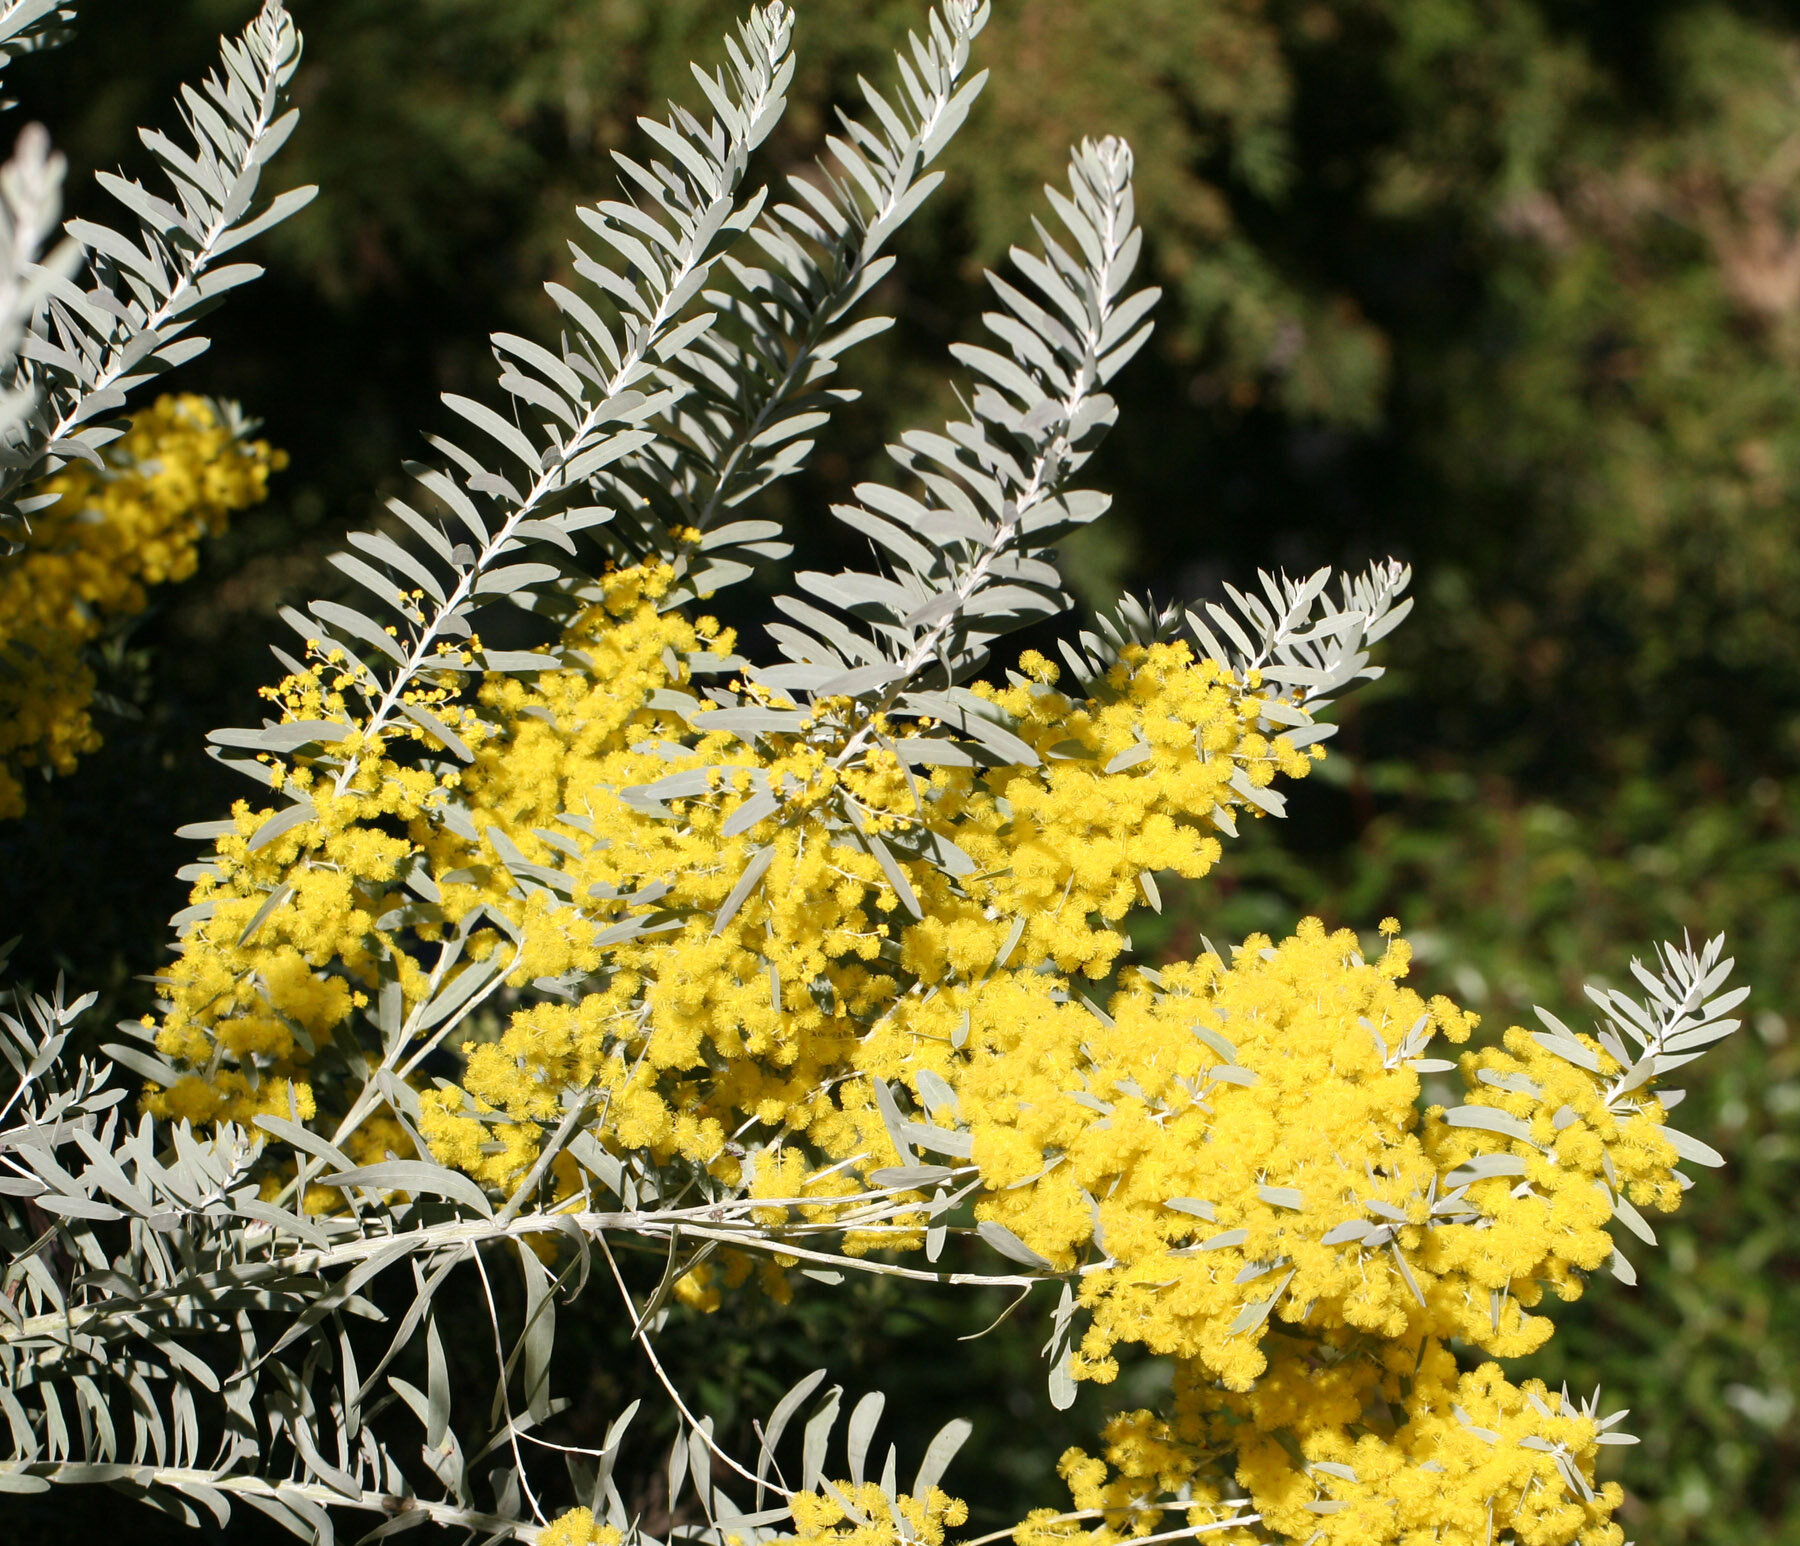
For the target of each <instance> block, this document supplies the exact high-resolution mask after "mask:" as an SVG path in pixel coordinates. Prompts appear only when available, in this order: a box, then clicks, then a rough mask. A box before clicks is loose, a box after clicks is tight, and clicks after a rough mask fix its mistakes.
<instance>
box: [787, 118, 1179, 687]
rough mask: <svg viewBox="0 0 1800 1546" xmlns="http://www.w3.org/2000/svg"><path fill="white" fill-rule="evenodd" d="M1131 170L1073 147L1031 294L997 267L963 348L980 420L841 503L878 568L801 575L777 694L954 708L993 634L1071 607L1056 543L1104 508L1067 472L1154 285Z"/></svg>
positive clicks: (929, 440) (961, 424) (932, 438)
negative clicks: (900, 478)
mask: <svg viewBox="0 0 1800 1546" xmlns="http://www.w3.org/2000/svg"><path fill="white" fill-rule="evenodd" d="M1131 167H1132V162H1131V151H1130V149H1129V148H1128V147H1127V146H1126V145H1125V143H1124V142H1123V141H1122V140H1116V139H1107V140H1101V141H1098V142H1092V141H1090V142H1086V143H1084V144H1083V145H1081V146H1080V147H1079V148H1078V149H1077V150H1076V151H1075V153H1074V155H1073V157H1072V159H1071V162H1070V168H1069V175H1070V191H1069V193H1068V194H1066V195H1064V194H1061V193H1058V192H1056V191H1055V190H1049V196H1050V199H1051V202H1052V205H1053V207H1054V208H1055V210H1056V213H1057V216H1058V218H1059V220H1060V222H1061V224H1062V226H1063V228H1064V232H1065V235H1064V237H1063V239H1061V240H1059V239H1057V238H1056V237H1053V236H1052V235H1051V234H1050V233H1049V232H1048V231H1046V230H1045V229H1044V228H1043V227H1042V226H1039V228H1038V234H1039V237H1040V241H1041V250H1040V251H1039V252H1036V253H1032V252H1027V251H1024V250H1023V249H1020V248H1014V249H1013V253H1012V257H1013V261H1014V264H1015V265H1016V267H1017V268H1018V270H1019V271H1020V274H1021V276H1022V277H1023V279H1024V280H1025V281H1026V283H1027V284H1028V285H1029V286H1030V288H1031V290H1032V291H1034V292H1035V294H1028V293H1027V291H1026V290H1024V289H1021V288H1019V287H1018V286H1016V285H1014V284H1013V283H1012V282H1010V281H1009V280H1006V279H1002V278H1000V277H999V276H996V275H990V276H989V280H990V283H991V284H992V286H993V288H994V292H995V294H996V295H997V296H998V298H999V300H1000V303H1001V307H1002V309H1001V310H999V311H995V312H990V313H988V314H987V315H986V316H985V317H984V321H985V322H986V324H987V326H988V329H989V330H990V332H991V333H992V334H993V335H994V339H995V341H996V343H997V344H998V345H999V347H998V348H989V347H985V346H978V345H973V344H964V345H958V346H956V348H955V349H954V351H953V352H954V354H955V356H956V358H957V359H958V360H959V361H961V362H962V363H963V364H964V365H966V366H967V367H968V368H969V369H970V370H971V371H972V372H973V373H974V374H975V376H976V378H977V384H976V386H975V389H974V392H973V394H972V396H971V398H970V400H969V403H968V417H967V418H966V419H964V420H961V421H958V422H955V423H952V424H949V425H946V426H945V428H944V431H943V432H942V433H941V434H930V433H924V432H919V431H914V432H910V433H908V434H906V435H903V436H902V437H901V440H900V443H899V444H898V445H896V446H892V447H890V448H889V454H890V455H891V456H892V457H893V459H894V460H895V461H896V462H897V463H898V464H899V466H900V467H901V469H902V470H903V471H904V472H905V473H907V474H909V475H910V481H911V482H912V483H913V485H914V487H915V489H916V492H914V493H905V492H902V491H900V490H898V489H893V488H889V487H886V486H884V485H881V484H874V483H865V484H862V485H859V486H858V488H857V489H856V496H857V503H856V504H854V505H840V506H836V507H835V508H834V513H835V514H836V515H837V517H838V518H839V519H840V520H842V521H843V522H845V523H846V524H847V525H849V526H850V527H851V529H852V530H854V531H856V532H857V533H858V534H859V535H860V536H862V537H865V538H867V539H868V541H869V542H870V543H871V544H873V546H874V547H875V548H876V549H877V551H878V554H879V557H880V560H881V564H882V570H881V572H873V571H861V570H849V571H846V572H844V573H841V574H835V575H830V574H820V573H804V574H801V575H799V576H798V577H797V578H798V584H799V590H800V594H799V595H794V596H787V597H783V598H781V599H780V600H779V601H778V602H777V605H778V606H779V607H780V609H781V611H782V612H783V613H784V614H785V616H786V621H785V622H783V623H781V624H778V625H776V626H774V627H773V628H771V630H770V632H771V634H772V636H773V637H774V639H775V642H776V644H777V645H778V647H779V648H780V650H781V652H782V654H783V655H785V656H786V657H787V663H786V664H784V665H779V666H775V667H772V668H769V669H766V670H762V671H760V672H758V673H756V675H757V676H758V679H759V680H760V681H761V682H762V683H763V684H764V685H765V686H767V687H769V688H772V689H775V690H778V691H781V692H787V693H807V694H812V695H815V696H822V697H835V696H849V697H853V698H855V699H857V700H858V701H859V702H861V703H862V704H863V705H865V707H866V708H867V710H869V711H870V712H871V713H893V712H899V713H910V714H919V715H932V716H938V717H943V716H945V715H946V713H947V712H950V713H953V712H954V704H955V702H957V701H959V700H958V699H956V697H955V696H954V690H955V689H956V688H957V687H958V686H959V684H961V683H962V682H963V681H964V680H966V679H967V678H968V677H969V676H970V675H971V674H972V673H973V672H975V671H976V670H978V669H979V668H980V666H981V664H982V663H983V661H984V660H985V659H986V657H987V651H988V646H989V645H990V643H991V642H992V641H993V640H994V639H996V638H998V637H1000V636H1001V635H1003V634H1006V633H1009V632H1012V631H1013V630H1015V629H1018V628H1021V627H1023V626H1025V625H1026V624H1028V623H1032V622H1035V621H1037V620H1039V619H1041V618H1044V617H1049V616H1052V615H1055V614H1056V613H1058V612H1061V611H1062V610H1064V608H1065V607H1066V606H1067V605H1068V598H1067V597H1066V596H1065V595H1064V593H1063V589H1062V585H1061V582H1060V578H1059V576H1058V573H1057V571H1056V569H1055V568H1054V566H1053V565H1052V564H1051V563H1050V562H1049V561H1048V550H1049V548H1050V546H1051V544H1052V543H1054V542H1055V541H1056V540H1057V539H1058V538H1059V537H1061V536H1063V535H1065V534H1066V533H1068V532H1069V531H1071V530H1073V529H1074V528H1076V527H1077V526H1080V525H1083V524H1085V523H1086V522H1088V521H1091V520H1093V519H1094V518H1095V517H1096V516H1098V515H1099V514H1100V513H1101V512H1102V511H1104V510H1105V509H1106V507H1107V504H1108V500H1107V498H1106V496H1104V495H1102V494H1098V493H1094V492H1091V491H1087V490H1082V489H1078V488H1076V487H1074V486H1073V485H1072V482H1071V480H1072V479H1073V477H1074V475H1075V474H1076V473H1077V472H1078V471H1079V470H1080V468H1081V466H1082V465H1083V464H1084V463H1085V462H1086V461H1087V459H1088V458H1089V457H1090V456H1091V455H1092V454H1093V452H1094V449H1095V448H1096V446H1097V445H1098V444H1099V442H1100V440H1101V438H1102V437H1103V436H1104V435H1105V433H1106V431H1107V429H1108V428H1110V426H1111V425H1112V423H1113V420H1114V419H1115V418H1116V416H1117V411H1116V409H1115V407H1114V404H1113V400H1112V399H1111V398H1110V397H1108V396H1107V395H1106V394H1105V393H1104V392H1102V391H1101V390H1100V388H1101V387H1102V386H1104V384H1105V383H1106V382H1107V381H1108V380H1110V379H1111V377H1112V376H1113V374H1114V373H1115V372H1116V371H1117V370H1118V369H1119V368H1120V367H1121V366H1122V365H1123V364H1124V363H1125V362H1126V360H1128V359H1129V358H1130V357H1131V356H1132V355H1133V354H1135V353H1136V352H1137V350H1138V349H1139V348H1141V347H1142V345H1143V343H1144V341H1145V340H1146V339H1147V337H1148V336H1149V331H1150V323H1149V322H1148V320H1147V318H1148V314H1149V311H1150V308H1151V306H1152V305H1153V304H1154V303H1155V300H1156V297H1157V294H1158V292H1157V291H1155V290H1153V289H1140V290H1136V291H1132V290H1130V289H1129V284H1130V279H1131V274H1132V270H1133V269H1134V268H1135V266H1136V263H1137V258H1138V252H1139V248H1140V245H1141V240H1142V238H1141V235H1140V233H1139V231H1138V229H1137V225H1136V221H1135V212H1134V205H1133V199H1132V188H1131Z"/></svg>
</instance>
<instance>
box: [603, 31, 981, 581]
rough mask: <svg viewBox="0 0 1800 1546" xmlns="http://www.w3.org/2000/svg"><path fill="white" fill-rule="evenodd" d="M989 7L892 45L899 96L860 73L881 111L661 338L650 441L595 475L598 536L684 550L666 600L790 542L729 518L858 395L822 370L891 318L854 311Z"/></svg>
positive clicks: (639, 546)
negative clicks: (691, 321)
mask: <svg viewBox="0 0 1800 1546" xmlns="http://www.w3.org/2000/svg"><path fill="white" fill-rule="evenodd" d="M988 13H989V6H988V4H987V0H980V3H975V0H946V3H944V4H941V5H940V6H939V7H938V9H937V10H936V11H934V12H933V13H932V15H931V17H930V22H929V25H928V27H927V30H926V35H925V37H924V38H920V37H918V36H917V35H914V36H913V37H912V38H911V39H910V44H911V48H910V52H903V53H901V54H900V55H899V57H898V58H897V60H896V65H897V68H898V71H899V73H900V75H901V76H902V78H903V79H904V81H905V82H906V85H907V90H906V92H905V93H904V94H903V95H900V96H898V97H896V98H895V99H894V100H893V101H891V102H890V100H889V99H888V98H886V97H884V96H883V95H882V94H881V93H880V92H878V91H877V90H876V89H875V88H874V87H873V86H871V85H869V84H868V82H866V81H865V82H863V92H864V96H865V98H866V99H867V102H868V105H869V108H870V111H871V113H872V115H873V118H874V122H875V125H876V126H875V127H870V126H869V125H868V124H867V123H865V122H862V121H860V120H858V119H856V118H853V117H851V116H849V115H848V114H846V113H843V112H841V111H840V112H839V114H838V119H839V130H840V132H839V133H838V134H837V135H834V136H832V137H831V140H830V146H831V155H830V157H829V158H823V159H821V160H820V161H819V163H818V165H817V176H816V178H809V177H806V176H804V175H801V174H793V175H790V176H789V178H788V186H789V189H790V190H791V192H792V194H793V199H792V200H791V201H789V202H774V203H771V204H769V205H767V206H765V207H764V208H763V209H762V211H761V213H760V214H759V215H758V217H757V219H756V221H755V224H754V225H753V226H751V228H750V231H749V238H750V243H751V244H752V245H753V246H754V248H755V252H754V254H751V255H745V256H742V257H740V256H737V255H733V256H731V257H728V258H727V259H726V260H725V262H724V263H723V264H722V265H721V269H720V272H719V276H718V278H719V288H717V289H712V290H708V291H707V292H705V297H704V298H705V300H706V303H707V304H708V305H709V306H711V307H714V308H716V311H715V312H714V313H713V314H712V315H713V316H714V317H715V318H716V325H714V326H710V327H706V328H696V329H695V331H694V334H693V336H692V338H680V339H675V340H672V341H671V344H670V345H669V346H666V347H665V348H664V349H663V350H662V351H660V352H659V359H660V360H661V361H662V367H661V369H660V370H659V371H658V372H657V373H656V375H655V380H656V382H657V384H658V385H660V386H665V387H667V388H669V389H671V398H670V401H671V402H672V404H673V406H672V408H671V409H670V410H669V411H668V412H667V413H666V414H665V415H664V416H663V417H662V418H661V419H660V420H659V421H658V425H657V428H658V430H659V434H658V437H657V439H656V441H655V442H654V444H653V445H651V446H649V447H648V448H646V449H645V450H644V451H642V452H640V453H638V454H636V455H633V456H631V457H628V458H626V459H624V460H623V461H621V462H620V463H619V464H618V465H617V466H615V467H614V468H613V469H611V470H610V471H608V472H607V473H606V474H605V475H604V476H602V477H601V478H599V479H597V480H596V497H597V498H600V499H603V500H605V501H607V502H608V503H612V504H615V505H616V506H617V507H618V509H619V512H620V513H619V515H618V517H617V518H616V519H615V521H614V522H613V524H612V526H611V528H610V529H609V531H608V533H607V534H606V537H605V538H604V539H603V540H605V541H607V542H608V544H609V545H610V546H611V548H612V550H613V552H614V554H615V556H617V557H619V558H621V559H623V560H628V561H636V560H640V559H643V558H645V557H649V556H652V555H655V556H660V557H664V558H667V559H669V560H671V561H672V562H673V563H674V564H675V566H676V572H677V582H676V584H675V586H674V588H673V589H672V590H671V591H670V592H669V593H668V595H667V596H666V597H665V605H674V604H676V603H677V602H679V601H682V600H686V599H689V598H691V597H694V596H706V595H711V594H712V593H713V592H715V591H717V590H719V589H721V588H723V587H724V586H726V585H729V584H731V583H733V582H735V581H736V580H739V579H742V578H744V577H745V576H746V575H747V574H749V573H750V572H751V570H752V569H753V568H754V566H755V565H756V564H757V563H758V562H762V561H766V560H768V559H773V558H780V557H782V556H784V555H785V554H786V553H787V552H788V551H789V546H788V544H787V543H786V542H784V541H781V540H779V539H780V529H779V527H776V526H773V525H770V524H768V523H763V522H729V521H727V519H726V518H727V516H728V514H729V512H730V511H732V510H733V509H735V508H736V507H738V506H739V505H741V504H743V502H744V501H745V500H747V499H749V498H750V497H751V496H752V495H753V494H755V493H757V492H758V491H759V490H761V489H763V488H766V487H767V486H768V485H769V484H770V483H772V482H774V481H776V480H777V479H780V478H783V477H786V476H787V475H788V474H790V473H792V472H794V471H795V470H796V469H798V468H799V467H800V466H801V464H802V463H803V462H804V461H805V459H806V457H807V455H808V454H809V453H810V451H811V450H812V447H813V444H814V438H813V437H814V435H815V433H816V431H817V430H818V429H819V427H820V426H821V425H823V424H824V423H825V422H826V420H827V419H828V418H829V417H830V414H831V411H832V409H833V408H834V407H835V406H836V405H837V404H839V403H842V402H848V401H851V400H852V399H854V398H855V397H856V395H857V394H856V393H855V392H854V391H853V390H851V389H848V388H844V387H835V386H827V385H825V383H826V381H827V380H828V378H829V377H831V376H832V375H833V374H834V373H835V372H836V370H837V368H838V362H839V360H841V359H842V357H843V356H844V355H845V354H846V353H847V352H848V351H849V350H850V349H851V348H853V347H854V346H855V345H856V344H858V343H861V342H862V341H863V340H865V339H868V338H872V337H874V336H875V335H876V334H878V333H880V332H882V331H884V330H885V329H886V328H888V327H889V326H891V325H892V321H893V319H892V318H891V317H865V318H862V319H861V320H852V315H853V312H854V309H855V307H856V306H857V304H858V302H860V301H861V300H862V299H863V297H864V296H866V295H867V293H868V292H869V290H870V289H871V288H872V287H873V286H874V285H875V283H876V282H877V281H878V280H879V279H880V278H881V277H882V276H883V275H884V274H885V273H887V272H888V270H889V268H890V267H891V266H892V263H893V260H892V259H891V258H888V257H883V256H881V249H882V247H883V246H884V245H885V244H886V243H887V241H888V240H889V239H890V238H891V237H892V235H893V234H894V232H895V231H896V230H897V229H898V228H899V227H900V225H901V224H903V223H904V222H905V220H906V219H908V218H909V217H910V216H911V215H912V214H913V212H914V211H915V210H917V209H918V208H919V207H920V205H921V204H922V203H923V202H924V200H925V199H926V197H927V196H929V194H930V193H931V192H932V190H933V189H935V188H936V187H937V185H938V183H939V181H940V180H941V174H940V173H935V172H933V173H929V174H925V168H927V167H928V166H929V165H930V164H931V162H932V161H933V159H934V158H935V157H936V156H937V154H938V152H939V151H940V150H941V149H942V148H943V146H944V145H945V144H946V143H948V141H949V138H950V136H951V134H953V133H954V131H955V129H956V127H957V126H958V125H959V124H960V123H961V121H962V119H963V117H964V116H965V115H966V113H967V111H968V109H969V106H970V104H971V103H972V102H973V101H974V99H975V97H976V95H977V94H978V93H979V92H980V90H981V88H982V85H983V84H984V82H985V80H986V72H985V71H984V72H982V73H981V74H978V75H976V76H975V77H974V78H973V79H972V80H967V81H965V80H964V79H963V76H964V73H965V71H966V69H967V66H968V59H969V45H970V42H971V40H972V39H973V38H974V37H975V36H976V34H977V33H979V32H980V31H981V29H982V28H983V27H984V26H985V25H986V23H987V19H988ZM696 73H697V74H699V78H700V82H701V85H702V87H703V88H704V89H705V90H706V92H707V95H708V97H709V99H711V100H712V101H713V102H714V103H715V104H717V103H719V102H721V101H723V100H725V93H726V87H725V84H724V82H723V81H722V80H720V79H718V78H717V77H709V76H706V75H704V74H700V72H698V71H697V72H696ZM695 534H699V537H698V540H696V538H695Z"/></svg>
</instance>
